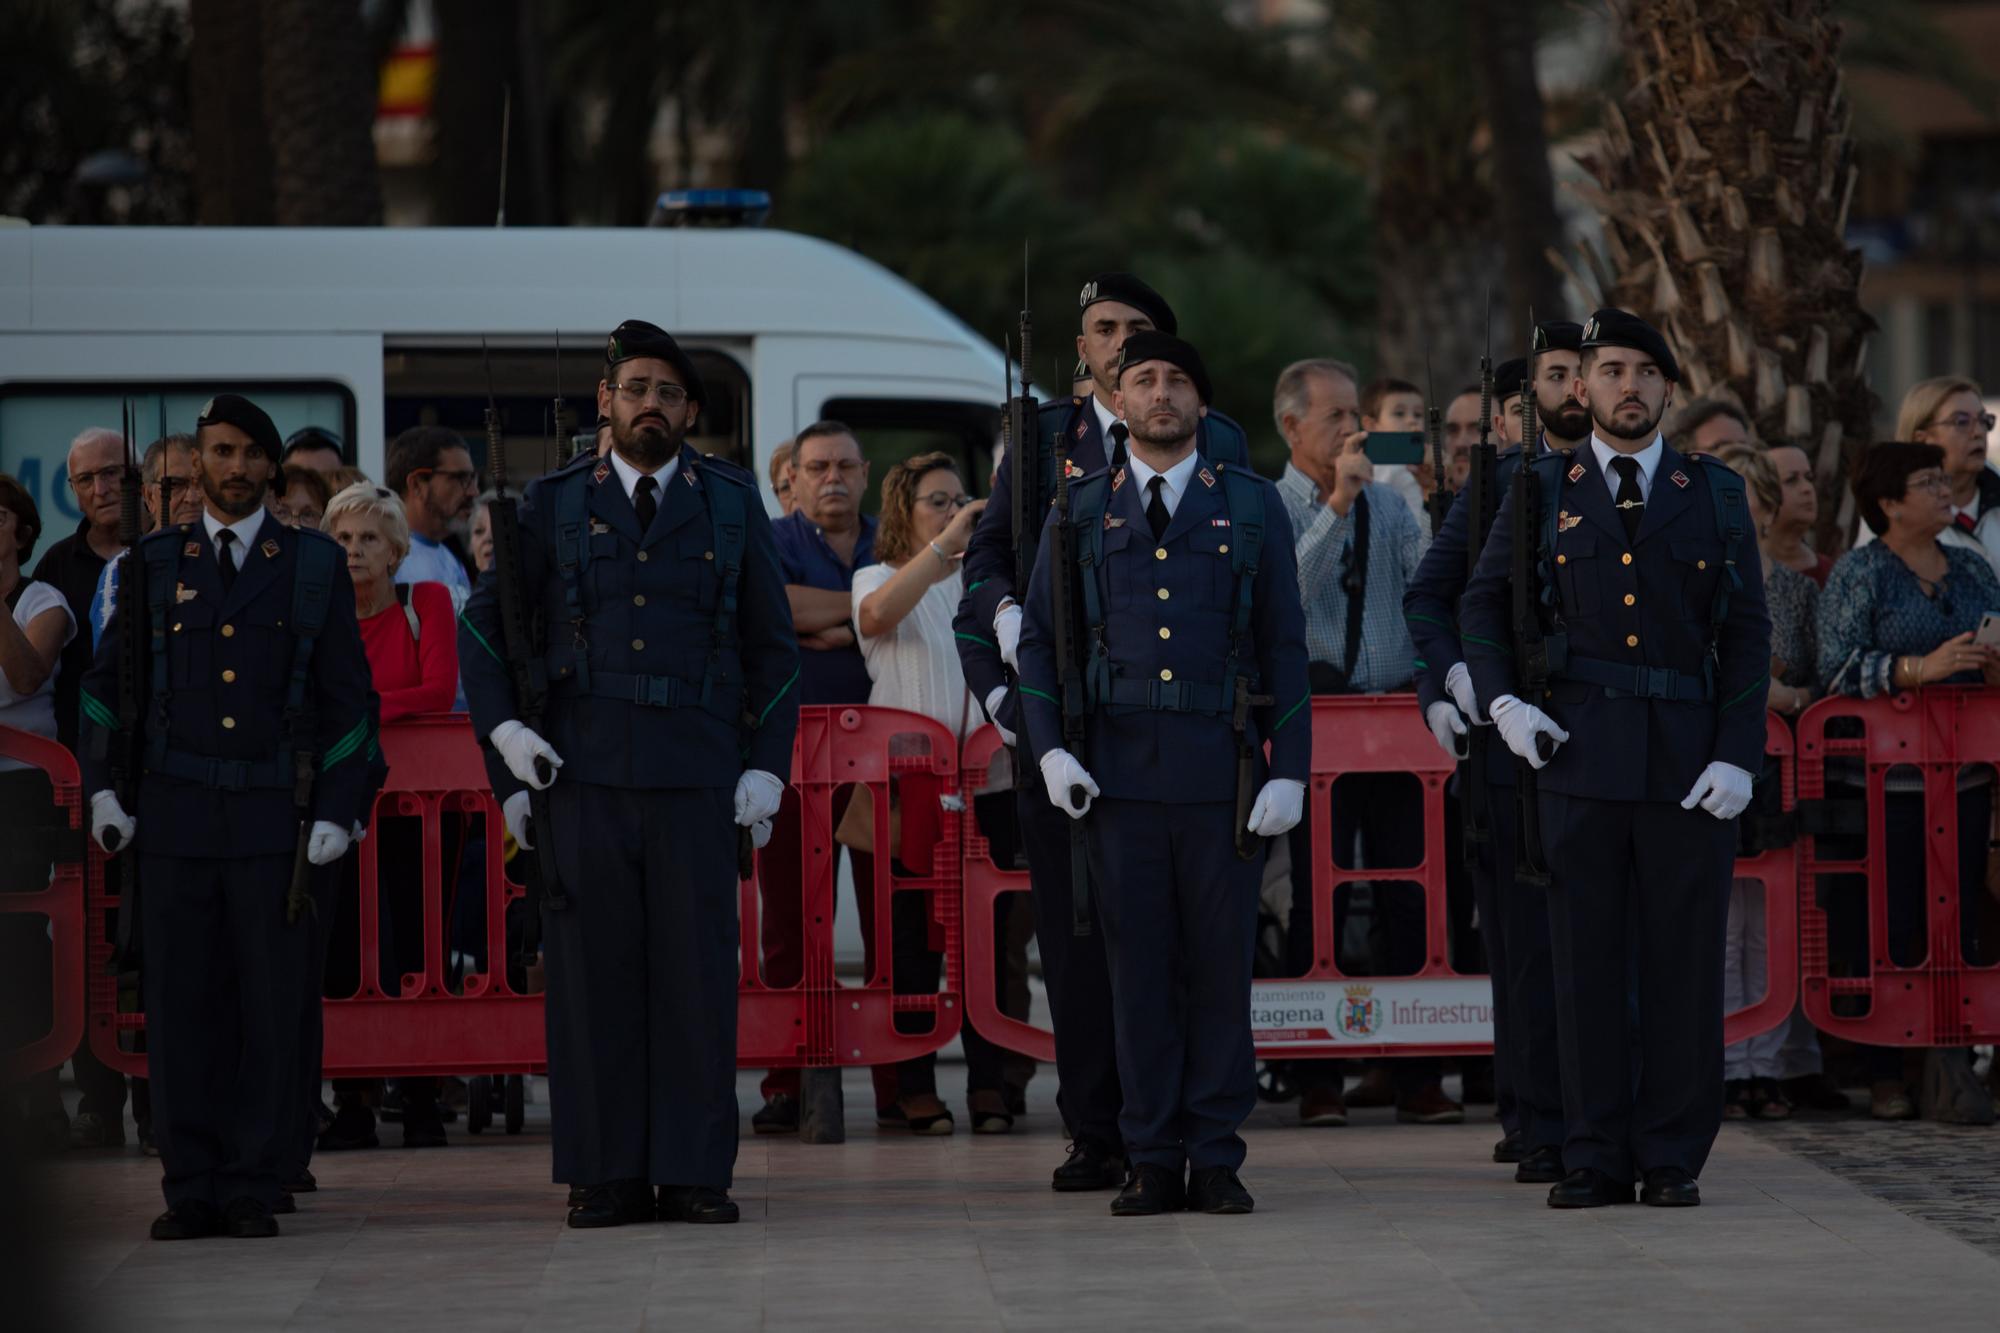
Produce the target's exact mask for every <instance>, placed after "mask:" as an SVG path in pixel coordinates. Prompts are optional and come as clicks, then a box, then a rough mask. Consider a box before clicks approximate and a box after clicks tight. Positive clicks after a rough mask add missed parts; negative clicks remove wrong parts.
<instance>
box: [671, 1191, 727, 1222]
mask: <svg viewBox="0 0 2000 1333" xmlns="http://www.w3.org/2000/svg"><path fill="white" fill-rule="evenodd" d="M659 1214H660V1220H661V1221H662V1222H734V1221H735V1220H736V1219H737V1218H738V1217H740V1216H742V1214H741V1213H740V1212H739V1211H738V1210H737V1207H736V1201H735V1200H734V1199H731V1198H730V1197H729V1194H728V1192H727V1191H726V1190H719V1189H716V1188H714V1187H713V1186H709V1185H662V1186H660V1209H659Z"/></svg>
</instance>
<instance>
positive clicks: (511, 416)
mask: <svg viewBox="0 0 2000 1333" xmlns="http://www.w3.org/2000/svg"><path fill="white" fill-rule="evenodd" d="M687 350H688V355H689V357H690V358H691V359H692V360H693V361H694V364H695V372H696V373H697V374H699V375H700V376H701V383H702V389H703V391H704V393H705V394H706V395H707V398H708V402H707V405H706V406H704V407H703V408H702V411H701V415H700V416H699V417H697V418H696V419H695V427H694V431H693V433H692V434H690V435H689V436H688V443H689V444H691V445H693V446H694V447H695V448H697V449H699V450H701V451H702V452H703V453H705V454H716V455H719V456H720V457H723V458H726V459H728V460H729V461H730V462H732V463H736V464H739V465H741V466H743V467H749V466H750V376H749V375H748V374H747V373H746V372H745V371H744V369H743V367H742V366H741V365H740V364H739V363H738V362H737V361H736V359H735V358H734V357H732V356H730V355H729V354H728V353H727V352H723V351H719V350H716V349H714V348H706V347H690V348H688V349H687ZM489 359H490V361H491V363H492V383H493V397H494V402H495V404H496V405H497V406H498V408H499V410H500V436H501V444H502V447H503V448H504V449H505V450H506V453H507V457H506V464H507V479H508V485H510V486H512V487H514V488H516V489H518V488H519V487H521V486H522V485H524V484H526V483H527V482H528V481H529V480H531V479H533V478H535V477H538V476H540V475H541V474H542V473H544V472H548V471H551V470H552V469H554V468H557V467H560V466H561V465H562V464H563V463H565V462H567V461H568V460H569V458H570V456H571V450H572V449H573V448H577V447H581V448H585V449H588V448H591V447H592V445H593V443H594V442H593V441H592V440H591V439H590V437H591V436H593V435H594V434H595V432H596V428H597V381H598V380H599V379H600V378H601V377H602V376H603V374H604V343H603V340H602V339H601V338H584V337H581V336H579V337H577V338H576V339H575V340H574V341H572V340H571V339H570V338H569V337H568V336H567V335H565V336H564V338H563V340H562V361H561V366H560V370H561V374H560V377H559V376H558V374H557V370H558V366H557V361H556V349H555V344H554V342H553V340H551V341H550V342H548V343H547V344H545V345H535V346H527V345H523V344H522V343H521V342H520V341H519V340H518V339H516V340H514V341H513V342H512V343H511V344H507V345H503V344H502V343H500V342H499V341H497V340H496V341H494V342H492V343H491V344H490V346H489V347H488V349H487V351H486V355H485V357H482V356H481V352H480V348H479V345H478V344H477V343H476V342H475V343H473V344H472V345H470V346H467V345H465V343H464V342H463V340H461V339H449V340H446V339H415V340H413V339H397V340H392V341H391V342H390V343H389V344H388V346H387V347H386V348H385V349H384V352H383V358H382V415H383V426H384V430H385V434H384V437H383V438H384V445H385V447H386V444H387V441H389V440H393V439H395V438H396V436H397V435H398V434H400V433H401V432H403V431H405V430H407V429H409V428H410V427H411V426H443V427H445V428H447V429H449V430H455V431H457V432H458V433H459V434H461V435H463V436H464V437H465V439H466V445H467V447H468V448H470V449H471V451H472V461H473V464H474V466H476V467H477V468H478V469H479V471H480V476H481V483H482V485H485V484H490V481H489V480H488V479H489V478H490V475H491V474H490V471H489V470H488V467H487V462H486V385H487V365H486V362H487V360H489ZM558 387H560V388H561V389H562V396H563V405H564V407H565V409H566V410H567V412H568V413H569V414H570V418H571V420H572V421H573V422H574V424H575V436H576V437H582V438H581V442H580V444H579V442H578V440H577V439H576V438H572V439H565V440H562V441H557V440H556V438H555V436H556V428H555V423H554V422H553V421H551V419H550V418H551V415H552V409H553V403H554V398H555V393H556V389H557V388H558Z"/></svg>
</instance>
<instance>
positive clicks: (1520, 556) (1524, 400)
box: [1509, 311, 1556, 885]
mask: <svg viewBox="0 0 2000 1333" xmlns="http://www.w3.org/2000/svg"><path fill="white" fill-rule="evenodd" d="M1534 324H1535V320H1534V313H1533V312H1532V311H1530V312H1529V315H1528V329H1529V346H1533V345H1534ZM1535 406H1536V404H1535V395H1534V391H1533V385H1532V384H1530V385H1528V386H1526V387H1524V389H1523V390H1522V393H1521V461H1520V464H1519V466H1517V467H1516V468H1515V469H1514V526H1513V530H1512V536H1513V539H1514V550H1513V556H1514V561H1513V568H1512V569H1511V570H1510V571H1509V574H1510V582H1511V584H1512V592H1513V603H1514V636H1513V637H1514V662H1515V668H1516V673H1517V675H1518V676H1519V681H1518V683H1519V685H1520V688H1521V695H1520V697H1521V698H1522V699H1523V700H1524V701H1526V702H1528V703H1530V704H1533V705H1534V706H1535V707H1536V708H1541V707H1542V705H1543V704H1545V703H1547V702H1548V694H1549V665H1550V664H1549V643H1548V637H1547V636H1546V635H1545V634H1544V633H1543V632H1542V617H1541V605H1540V603H1541V592H1542V573H1543V571H1542V562H1541V559H1540V551H1539V549H1538V544H1539V542H1540V541H1541V533H1542V513H1541V510H1542V493H1541V486H1540V485H1539V484H1538V483H1537V482H1536V479H1535V470H1534V467H1533V466H1532V464H1533V462H1534V450H1535V447H1536V445H1537V443H1538V440H1537V437H1538V436H1539V435H1540V433H1541V431H1540V427H1539V424H1538V423H1537V422H1536V420H1535ZM1535 752H1536V753H1537V754H1539V755H1540V756H1541V757H1542V759H1543V760H1544V761H1546V760H1547V759H1548V758H1549V757H1550V756H1551V755H1553V754H1554V753H1555V752H1556V747H1555V741H1554V740H1553V739H1552V738H1551V737H1550V736H1549V734H1548V733H1547V732H1545V731H1538V732H1536V733H1535ZM1539 786H1540V784H1539V783H1538V782H1537V781H1536V777H1535V769H1534V768H1533V767H1532V766H1531V765H1529V764H1528V762H1527V761H1526V760H1522V761H1521V764H1520V772H1519V774H1518V775H1517V776H1516V778H1515V784H1514V792H1515V795H1516V796H1517V797H1518V798H1519V800H1520V803H1521V806H1520V808H1521V837H1520V854H1519V855H1518V856H1517V857H1516V858H1515V861H1516V865H1515V872H1514V873H1515V878H1517V879H1519V880H1521V881H1523V882H1525V883H1528V884H1535V885H1546V884H1548V882H1549V864H1548V858H1547V857H1546V856H1545V855H1544V854H1543V850H1542V816H1541V808H1540V798H1539V791H1538V789H1539Z"/></svg>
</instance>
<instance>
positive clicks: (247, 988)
mask: <svg viewBox="0 0 2000 1333" xmlns="http://www.w3.org/2000/svg"><path fill="white" fill-rule="evenodd" d="M291 873H292V858H291V856H290V855H289V854H287V855H283V856H247V857H234V858H221V857H199V858H197V857H183V856H146V857H144V858H142V860H141V863H140V874H141V876H142V877H143V882H144V884H145V886H146V887H145V895H144V907H143V909H142V915H143V917H144V925H145V931H146V937H145V938H146V964H145V970H144V975H145V979H144V988H145V997H146V1073H147V1077H148V1078H149V1079H151V1081H152V1097H153V1136H154V1139H155V1140H156V1141H157V1142H158V1144H159V1146H160V1163H161V1166H162V1167H163V1168H164V1171H165V1175H164V1179H163V1180H162V1182H161V1187H162V1189H163V1191H164V1192H165V1194H166V1197H167V1204H168V1206H170V1207H171V1206H175V1205H178V1204H182V1203H186V1202H189V1201H193V1200H201V1201H204V1202H207V1203H212V1204H215V1205H216V1206H218V1207H220V1206H222V1205H225V1204H227V1203H228V1202H229V1201H230V1200H232V1199H237V1198H248V1199H255V1200H257V1201H258V1202H260V1203H262V1204H264V1205H265V1206H266V1207H270V1206H272V1205H275V1204H276V1203H277V1201H278V1190H279V1186H280V1183H281V1181H282V1174H281V1173H283V1172H284V1171H285V1170H286V1168H287V1167H288V1166H289V1165H291V1164H292V1163H293V1162H295V1161H296V1159H297V1155H298V1132H299V1123H300V1121H299V1117H300V1114H301V1112H302V1110H303V1108H302V1107H300V1105H299V1098H300V1087H301V1080H300V1078H299V1072H298V1071H299V1051H298V1049H297V1047H298V1043H299V1039H300V1035H301V1024H302V1016H303V1015H304V1013H305V1012H306V1005H307V999H308V992H309V991H312V988H313V985H314V981H315V979H316V978H317V977H318V975H319V964H318V959H317V955H318V954H319V952H320V949H321V937H320V935H319V933H318V932H317V931H316V930H315V929H314V928H313V926H312V925H311V924H310V923H308V922H305V921H303V920H302V921H300V922H299V923H297V924H295V925H287V924H286V923H285V893H286V889H287V887H288V885H289V884H290V881H291ZM313 993H315V994H316V993H317V992H313Z"/></svg>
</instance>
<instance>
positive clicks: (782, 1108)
mask: <svg viewBox="0 0 2000 1333" xmlns="http://www.w3.org/2000/svg"><path fill="white" fill-rule="evenodd" d="M750 1129H751V1131H752V1132H753V1133H757V1134H796V1133H798V1132H799V1099H798V1098H796V1097H794V1096H792V1095H791V1094H790V1093H786V1092H774V1093H772V1094H771V1097H770V1100H768V1101H766V1102H765V1103H764V1105H763V1106H762V1107H760V1108H759V1109H758V1111H757V1114H755V1115H753V1116H751V1117H750Z"/></svg>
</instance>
